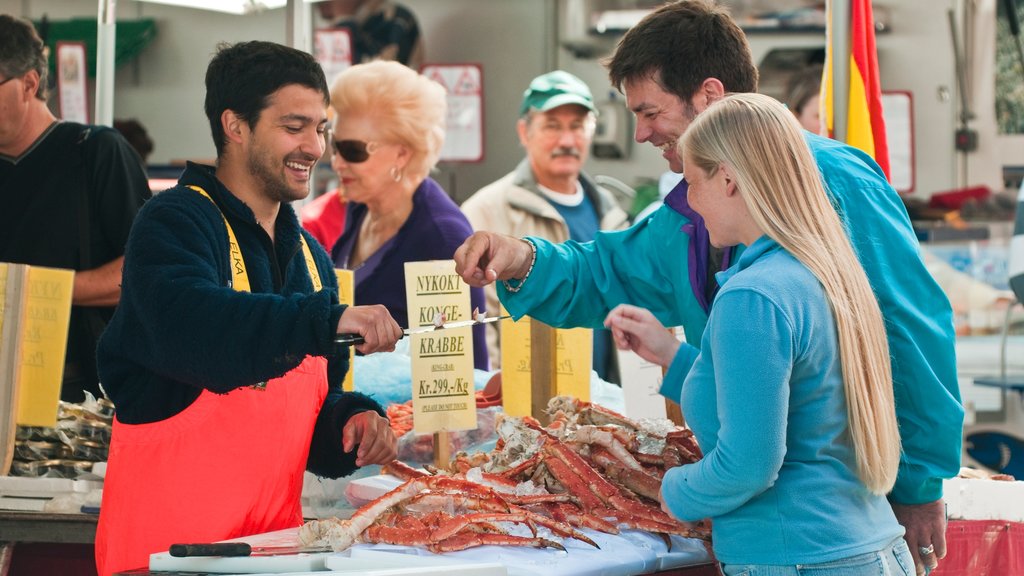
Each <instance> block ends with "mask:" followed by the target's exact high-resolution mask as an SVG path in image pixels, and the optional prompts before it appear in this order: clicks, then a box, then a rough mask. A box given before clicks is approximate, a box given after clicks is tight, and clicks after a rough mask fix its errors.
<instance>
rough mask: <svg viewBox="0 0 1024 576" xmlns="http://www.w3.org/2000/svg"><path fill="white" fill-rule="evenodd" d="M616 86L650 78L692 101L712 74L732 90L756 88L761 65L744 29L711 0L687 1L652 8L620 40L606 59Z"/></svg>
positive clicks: (754, 89)
mask: <svg viewBox="0 0 1024 576" xmlns="http://www.w3.org/2000/svg"><path fill="white" fill-rule="evenodd" d="M605 66H607V67H608V76H609V78H610V79H611V82H612V85H613V86H615V87H616V88H618V89H619V90H622V87H623V84H625V83H626V82H633V81H638V80H644V79H647V78H650V79H652V80H654V81H655V82H657V83H658V85H659V86H661V88H662V89H664V90H665V91H666V92H668V93H670V94H674V95H676V96H678V97H679V98H681V99H682V100H684V101H688V100H690V98H692V97H693V95H694V94H695V93H696V92H697V90H698V89H700V86H701V84H702V83H703V82H704V80H706V79H708V78H717V79H718V80H720V81H721V82H722V84H723V85H724V86H725V91H726V92H756V91H757V67H756V66H754V61H753V57H752V56H751V54H750V45H749V44H747V37H746V35H744V34H743V30H741V29H740V27H739V26H738V25H737V24H736V22H735V21H734V20H733V19H732V17H730V16H729V13H728V12H727V11H726V10H725V9H724V8H722V7H720V6H717V5H715V4H714V3H713V2H711V1H709V0H681V1H679V2H672V3H669V4H665V5H664V6H662V7H660V8H658V9H657V10H655V11H653V12H651V13H650V14H648V15H647V16H646V17H644V19H643V20H641V21H640V22H639V23H638V24H637V25H636V26H634V27H633V28H631V29H630V30H629V31H628V32H626V34H625V36H623V37H622V40H620V41H619V45H618V47H616V49H615V53H614V54H612V56H611V57H610V58H608V59H607V60H606V61H605Z"/></svg>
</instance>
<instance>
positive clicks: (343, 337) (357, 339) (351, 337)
mask: <svg viewBox="0 0 1024 576" xmlns="http://www.w3.org/2000/svg"><path fill="white" fill-rule="evenodd" d="M364 342H366V341H365V340H363V337H362V336H360V335H359V334H335V335H334V343H335V344H348V345H350V346H358V345H359V344H362V343H364Z"/></svg>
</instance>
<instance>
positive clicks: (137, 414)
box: [98, 164, 383, 477]
mask: <svg viewBox="0 0 1024 576" xmlns="http://www.w3.org/2000/svg"><path fill="white" fill-rule="evenodd" d="M188 185H196V186H199V187H200V188H202V189H204V190H205V191H206V192H207V193H208V194H209V195H210V196H211V197H212V198H213V200H214V201H215V202H216V203H217V205H216V206H214V204H213V203H212V202H210V200H208V199H207V198H205V197H203V196H202V195H200V194H199V193H197V192H195V191H194V190H192V189H189V188H186V186H188ZM218 207H219V208H220V210H219V211H218ZM222 213H223V215H224V217H226V218H227V220H228V222H230V224H231V228H232V230H233V231H234V233H235V236H236V237H237V239H238V244H239V246H240V248H241V251H242V256H243V258H244V259H245V266H246V271H247V273H248V276H249V283H250V287H251V290H252V292H251V293H244V292H237V291H235V290H234V289H233V288H232V287H231V282H232V274H231V269H230V267H229V252H228V250H229V249H228V235H227V229H226V227H225V226H224V220H223V218H222V216H221V214H222ZM299 234H303V235H304V236H305V238H306V242H307V243H308V244H309V247H310V250H311V251H312V252H313V258H314V260H315V261H316V265H317V269H318V271H319V274H320V278H321V279H322V282H323V289H322V290H320V291H318V292H314V291H313V284H312V280H311V279H310V276H309V273H308V272H307V271H306V263H305V259H304V257H303V255H302V250H301V244H300V242H299ZM274 235H275V239H274V241H273V242H271V240H270V237H269V236H268V235H267V234H266V232H264V231H263V229H262V228H261V227H260V226H259V224H258V223H257V222H256V218H255V216H254V215H253V213H252V210H250V209H249V207H248V206H246V205H245V204H244V203H242V202H241V201H240V200H239V199H238V198H237V197H235V196H234V195H233V194H232V193H231V192H230V191H229V190H228V189H227V188H225V187H224V185H223V184H221V183H220V181H218V180H217V179H216V177H215V175H214V169H213V168H212V167H208V166H200V165H197V164H189V165H188V167H187V168H186V170H185V172H184V173H183V174H182V176H181V178H180V180H179V182H178V186H176V187H174V188H171V189H170V190H167V191H165V192H161V193H160V194H158V195H157V196H155V197H154V198H153V199H152V200H150V201H149V202H147V203H146V205H145V206H143V208H142V210H141V211H140V212H139V215H138V217H137V218H136V220H135V223H134V225H133V226H132V231H131V234H130V236H129V238H128V246H127V248H126V250H125V265H124V273H123V279H122V285H121V301H120V304H118V307H117V311H116V312H115V313H114V317H113V318H112V319H111V321H110V324H109V326H108V327H107V330H106V332H104V333H103V336H102V338H101V339H100V343H99V351H98V361H99V373H100V382H101V384H102V386H103V388H104V389H105V390H106V391H107V394H109V395H110V398H111V399H112V400H113V401H114V403H115V405H116V406H117V418H118V420H120V421H121V422H124V423H127V424H144V423H147V422H156V421H160V420H164V419H167V418H170V417H171V416H174V415H175V414H178V413H180V412H181V411H182V410H184V409H185V408H187V407H188V406H189V405H190V404H192V402H194V401H195V400H196V398H198V397H199V394H200V392H201V391H202V390H203V389H207V390H210V391H212V392H217V393H226V392H229V391H231V390H234V389H235V388H239V387H242V386H250V385H253V384H257V383H259V382H265V381H266V380H269V379H272V378H276V377H279V376H282V375H284V374H285V373H286V372H288V371H289V370H291V369H292V368H295V367H296V366H298V365H299V364H300V363H301V362H302V360H303V359H304V358H305V357H306V356H307V355H313V356H325V357H327V358H328V381H329V384H330V390H329V392H328V395H327V399H326V400H325V402H324V405H323V407H322V409H321V411H320V415H319V417H318V419H317V424H316V429H315V431H314V435H313V442H312V447H311V449H310V455H309V463H308V468H309V470H310V471H312V472H315V473H317V474H320V475H322V476H330V477H338V476H343V475H346V474H349V473H351V472H352V471H354V470H355V469H356V466H355V450H353V451H352V452H351V453H348V454H345V453H343V452H342V450H341V445H342V443H341V432H342V428H343V427H344V425H345V423H346V422H347V421H348V418H349V417H351V416H352V415H354V414H356V413H358V412H363V411H366V410H375V411H377V412H378V413H381V414H383V410H382V408H381V407H380V405H379V404H377V403H376V402H375V401H373V400H372V399H370V398H368V397H366V396H364V395H362V394H358V393H351V392H349V393H346V392H343V391H342V390H341V381H342V379H343V378H344V375H345V372H346V371H347V370H348V350H347V348H343V347H339V348H336V347H335V345H334V334H335V331H336V328H337V325H338V321H339V320H340V318H341V314H342V312H343V311H344V309H345V307H344V306H342V305H340V304H339V303H338V282H337V277H336V276H335V274H334V268H333V266H332V264H331V261H330V259H329V258H328V257H327V254H326V253H325V252H324V250H323V249H322V248H321V247H320V245H319V243H317V241H316V240H315V239H314V238H313V237H312V236H310V235H309V234H308V233H307V232H305V231H303V230H302V228H301V226H300V225H299V222H298V219H297V218H296V216H295V212H294V210H292V208H291V206H290V205H287V204H285V205H282V206H281V211H280V213H279V214H278V217H277V222H276V223H275V228H274Z"/></svg>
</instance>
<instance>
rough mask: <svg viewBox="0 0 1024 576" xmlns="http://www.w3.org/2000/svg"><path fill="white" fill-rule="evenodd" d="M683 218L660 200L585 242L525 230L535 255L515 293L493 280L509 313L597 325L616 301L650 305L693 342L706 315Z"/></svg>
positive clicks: (568, 324) (565, 323) (563, 324)
mask: <svg viewBox="0 0 1024 576" xmlns="http://www.w3.org/2000/svg"><path fill="white" fill-rule="evenodd" d="M687 222H688V221H687V220H686V219H685V218H684V217H683V216H682V215H680V214H679V213H677V212H675V211H674V210H672V209H671V208H669V207H667V206H663V207H662V208H660V209H659V210H658V211H657V212H656V213H654V214H653V215H652V216H651V217H650V218H646V219H644V220H641V221H640V222H638V223H636V224H634V225H633V226H632V227H630V228H628V229H626V230H619V231H606V232H598V233H597V237H596V239H595V240H593V241H592V242H585V243H579V242H574V241H568V242H564V243H561V244H553V243H551V242H549V241H547V240H544V239H541V238H535V237H531V238H530V239H531V240H533V241H534V243H535V244H536V245H537V261H536V264H535V265H534V269H533V272H532V273H531V274H530V276H529V278H527V279H526V281H525V282H523V284H522V287H521V289H520V290H519V291H518V292H515V293H511V292H509V291H508V290H506V289H505V287H504V285H503V284H502V283H501V282H499V283H498V297H499V298H500V299H501V302H502V304H504V305H505V308H506V309H507V310H508V311H509V312H510V313H511V314H512V315H513V316H514V317H515V318H517V319H518V318H521V317H523V316H526V315H530V316H532V317H534V318H537V319H539V320H541V321H543V322H546V323H548V324H551V325H552V326H555V327H558V328H575V327H587V328H600V327H602V326H603V322H604V319H605V317H606V316H608V313H609V312H611V310H612V309H613V308H615V307H616V306H618V305H619V304H622V303H629V304H634V305H636V306H641V307H643V308H647V309H648V310H650V311H651V312H652V313H653V314H654V315H655V316H656V317H657V318H658V320H660V321H661V322H662V323H663V324H665V325H666V326H683V328H684V330H685V332H686V339H687V341H688V342H693V343H699V342H700V337H701V334H702V333H703V331H704V324H705V323H706V322H707V315H706V313H705V312H704V310H703V309H702V308H701V307H700V305H699V304H698V303H697V300H696V298H695V297H694V296H693V294H692V292H690V291H689V290H690V281H689V266H688V262H687V254H688V249H689V239H688V236H686V234H685V233H683V232H682V231H681V230H682V227H683V225H684V224H686V223H687Z"/></svg>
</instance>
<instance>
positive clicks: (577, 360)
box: [501, 308, 594, 416]
mask: <svg viewBox="0 0 1024 576" xmlns="http://www.w3.org/2000/svg"><path fill="white" fill-rule="evenodd" d="M501 313H502V314H503V315H504V314H507V312H505V309H504V308H502V310H501ZM593 339H594V336H593V330H591V329H589V328H570V329H564V328H560V329H556V330H555V346H556V350H555V363H556V365H557V371H556V381H555V394H556V395H559V396H574V397H576V398H579V399H580V400H583V401H586V402H589V401H590V370H591V364H593V360H592V358H593V354H594V352H593V346H594V345H593ZM530 374H531V371H530V317H529V316H524V317H523V318H521V319H519V320H518V321H516V322H511V321H508V320H505V321H504V322H502V323H501V388H502V394H501V396H502V404H503V405H504V410H505V413H506V414H508V415H510V416H529V415H530V413H531V406H532V401H533V391H532V388H531V386H530Z"/></svg>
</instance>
